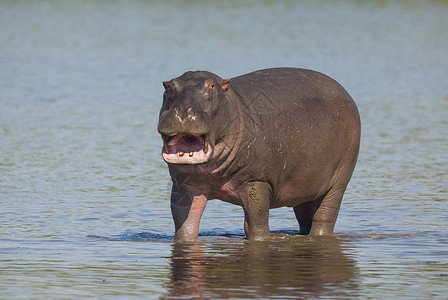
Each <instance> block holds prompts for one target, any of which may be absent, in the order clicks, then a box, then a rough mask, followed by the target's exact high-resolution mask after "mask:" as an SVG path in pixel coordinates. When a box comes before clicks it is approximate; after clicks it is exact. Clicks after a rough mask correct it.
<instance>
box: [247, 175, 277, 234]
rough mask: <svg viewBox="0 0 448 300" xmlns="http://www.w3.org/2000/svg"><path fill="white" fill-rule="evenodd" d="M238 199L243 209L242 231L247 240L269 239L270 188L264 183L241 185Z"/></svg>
mask: <svg viewBox="0 0 448 300" xmlns="http://www.w3.org/2000/svg"><path fill="white" fill-rule="evenodd" d="M243 186H244V187H243V188H242V190H241V191H240V197H241V201H242V205H243V209H244V231H245V232H246V238H247V239H248V240H266V239H269V236H270V233H269V207H270V202H271V194H272V191H271V186H270V185H269V184H267V183H264V182H248V183H247V184H244V185H243Z"/></svg>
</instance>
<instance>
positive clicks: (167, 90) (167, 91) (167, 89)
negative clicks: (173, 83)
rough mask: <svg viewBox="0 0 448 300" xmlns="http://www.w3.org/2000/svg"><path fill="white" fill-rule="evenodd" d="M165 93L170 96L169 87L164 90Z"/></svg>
mask: <svg viewBox="0 0 448 300" xmlns="http://www.w3.org/2000/svg"><path fill="white" fill-rule="evenodd" d="M165 93H167V94H171V93H172V90H171V87H170V86H169V87H167V88H166V89H165Z"/></svg>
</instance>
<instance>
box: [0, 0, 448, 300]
mask: <svg viewBox="0 0 448 300" xmlns="http://www.w3.org/2000/svg"><path fill="white" fill-rule="evenodd" d="M447 16H448V3H447V2H446V1H394V2H389V1H337V2H336V1H332V2H330V1H328V2H323V1H219V2H218V1H217V2H212V1H201V0H197V1H164V2H162V1H160V2H159V1H93V0H84V1H32V0H31V1H1V2H0V228H1V230H0V295H1V296H0V298H2V299H47V298H55V299H80V298H97V299H121V298H126V299H133V298H135V299H137V298H138V299H159V298H162V299H179V298H180V299H194V298H205V299H218V298H234V299H236V298H276V299H286V298H294V299H297V298H311V299H316V298H318V299H338V298H342V299H446V297H447V295H448V175H447V173H448V133H447V132H448V17H447ZM275 66H294V67H303V68H310V69H315V70H318V71H321V72H323V73H326V74H328V75H330V76H331V77H333V78H335V79H336V80H337V81H339V82H340V83H341V84H342V85H343V86H344V87H345V88H346V89H347V90H348V92H349V93H350V94H351V95H352V97H353V98H354V99H355V101H356V102H357V104H358V107H359V110H360V114H361V119H362V143H361V151H360V155H359V161H358V164H357V167H356V170H355V172H354V175H353V178H352V181H351V182H350V185H349V187H348V190H347V192H346V194H345V197H344V201H343V204H342V207H341V211H340V215H339V218H338V222H337V223H336V228H335V235H334V237H331V238H330V237H328V238H316V237H314V238H313V237H304V236H294V234H295V233H297V231H298V226H297V222H296V220H295V218H294V213H293V211H292V209H290V208H279V209H274V210H271V216H270V228H271V231H272V239H271V240H270V241H267V242H262V243H251V242H247V241H246V240H244V238H243V237H244V231H243V217H244V216H243V212H242V209H241V208H240V207H238V206H233V205H231V204H226V203H224V202H221V201H219V200H213V201H210V202H209V204H208V206H207V209H206V211H205V213H204V216H203V219H202V223H201V229H200V238H199V242H198V243H193V244H175V243H173V232H174V228H173V222H172V219H171V214H170V209H169V190H170V179H169V176H168V171H167V167H166V165H165V163H164V162H163V161H162V159H161V155H160V151H161V139H160V137H159V136H158V134H157V130H156V127H157V118H158V111H159V109H160V105H161V96H162V93H163V88H162V84H161V82H162V81H163V80H169V79H171V78H173V77H177V76H179V75H181V74H182V73H183V72H185V71H187V70H197V69H202V70H209V71H212V72H214V73H216V74H218V75H220V76H221V77H223V78H230V77H234V76H237V75H240V74H244V73H247V72H250V71H254V70H256V69H261V68H267V67H275Z"/></svg>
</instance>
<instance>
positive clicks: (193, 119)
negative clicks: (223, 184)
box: [158, 71, 230, 164]
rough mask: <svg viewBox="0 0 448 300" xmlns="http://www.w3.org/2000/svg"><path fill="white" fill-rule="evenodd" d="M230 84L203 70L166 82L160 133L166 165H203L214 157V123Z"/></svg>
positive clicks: (160, 116) (228, 81)
mask: <svg viewBox="0 0 448 300" xmlns="http://www.w3.org/2000/svg"><path fill="white" fill-rule="evenodd" d="M229 84H230V80H223V79H221V78H219V77H218V76H216V75H215V74H212V73H209V72H203V71H198V72H187V73H185V74H183V75H182V76H180V77H178V78H175V79H172V80H171V81H165V82H163V86H164V87H165V93H164V95H163V105H162V108H161V110H160V115H159V126H158V130H159V133H160V134H161V135H162V139H163V149H162V156H163V159H164V160H165V161H166V162H167V163H170V164H202V163H205V162H207V161H209V160H210V159H211V158H212V157H213V150H214V146H215V143H216V131H214V129H213V128H212V123H213V119H214V117H215V115H216V113H217V111H218V109H219V106H220V99H222V98H223V97H224V94H223V93H225V92H226V91H227V88H228V86H229Z"/></svg>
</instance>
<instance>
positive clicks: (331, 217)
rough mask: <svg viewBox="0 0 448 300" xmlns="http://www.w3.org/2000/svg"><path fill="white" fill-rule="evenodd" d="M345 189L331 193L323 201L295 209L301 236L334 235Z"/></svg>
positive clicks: (318, 200) (302, 205)
mask: <svg viewBox="0 0 448 300" xmlns="http://www.w3.org/2000/svg"><path fill="white" fill-rule="evenodd" d="M344 191H345V188H342V189H338V190H335V191H330V192H329V193H328V194H326V195H325V196H324V197H322V198H321V199H317V200H314V201H309V202H305V203H302V204H299V205H297V206H296V207H294V213H295V215H296V219H297V221H298V222H299V226H300V232H299V234H301V235H307V234H310V235H332V234H333V230H334V225H335V224H336V218H337V217H338V213H339V207H340V206H341V202H342V196H343V195H344Z"/></svg>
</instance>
